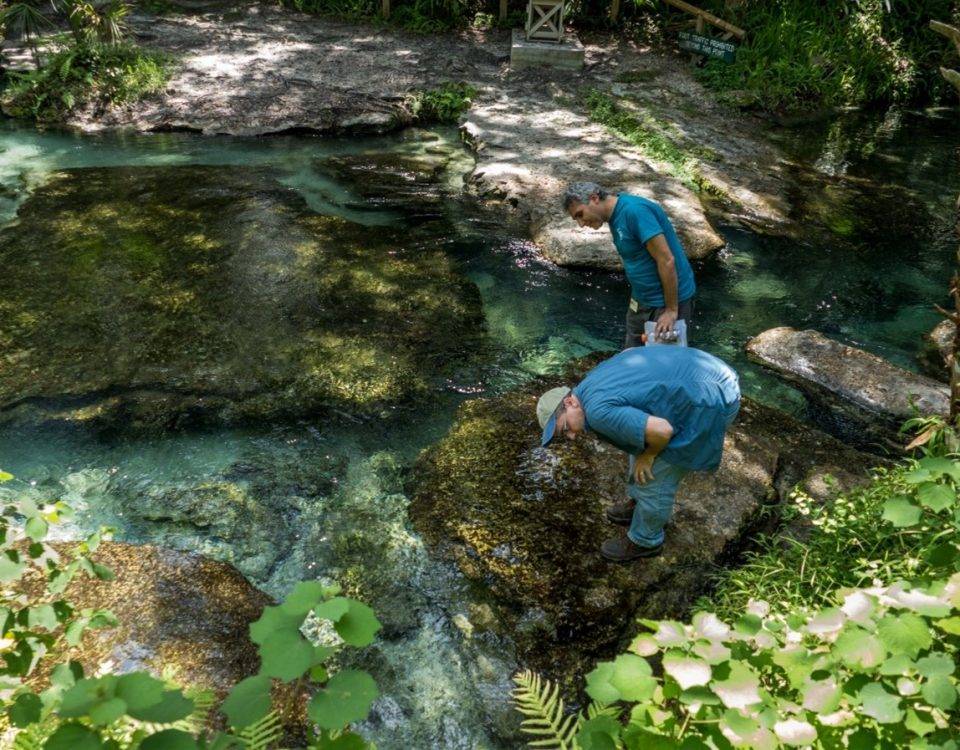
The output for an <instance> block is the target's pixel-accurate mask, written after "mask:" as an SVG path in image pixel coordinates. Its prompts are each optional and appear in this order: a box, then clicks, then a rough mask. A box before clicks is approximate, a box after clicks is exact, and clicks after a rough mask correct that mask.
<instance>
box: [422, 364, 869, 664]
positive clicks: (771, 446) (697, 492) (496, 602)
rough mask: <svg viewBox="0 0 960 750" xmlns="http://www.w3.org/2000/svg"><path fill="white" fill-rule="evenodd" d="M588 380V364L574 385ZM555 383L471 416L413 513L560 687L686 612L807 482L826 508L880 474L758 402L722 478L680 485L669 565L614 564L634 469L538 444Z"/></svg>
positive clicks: (748, 411)
mask: <svg viewBox="0 0 960 750" xmlns="http://www.w3.org/2000/svg"><path fill="white" fill-rule="evenodd" d="M577 371H579V372H581V373H582V372H583V371H584V367H583V365H582V364H581V365H580V366H579V367H578V368H577V369H576V371H572V372H571V377H570V380H572V379H573V378H574V376H575V375H576V372H577ZM568 382H569V381H568ZM555 385H558V382H557V381H556V379H552V380H541V381H537V382H534V383H532V384H531V385H529V386H526V387H523V388H521V389H519V390H515V391H512V392H510V393H507V394H506V395H503V396H501V397H498V398H495V399H477V400H474V401H470V402H467V403H466V404H464V405H463V406H462V407H461V410H460V412H459V414H458V417H457V420H456V422H455V424H454V425H453V427H452V428H451V430H450V432H449V433H448V434H447V436H446V437H445V438H444V439H443V440H441V441H440V442H439V443H438V444H436V445H435V446H433V447H431V448H429V449H428V450H426V451H425V452H424V453H423V454H422V455H421V456H420V458H419V460H418V462H417V464H416V467H415V468H414V471H413V474H412V479H411V484H412V487H411V491H412V497H413V499H412V503H411V509H410V513H411V517H412V519H413V523H414V525H415V527H416V528H417V529H418V530H419V531H420V532H421V533H422V534H423V535H424V536H425V538H426V539H427V540H428V542H429V543H430V544H431V545H432V546H433V547H434V548H435V549H436V550H438V552H439V553H440V554H441V555H444V556H446V557H448V558H449V559H451V560H452V561H454V562H455V563H456V565H457V566H458V567H459V569H460V570H461V571H462V573H463V574H464V575H465V576H466V577H467V578H468V579H469V580H470V581H471V582H472V583H473V584H474V585H475V586H476V588H477V590H478V591H479V592H480V596H481V597H486V598H487V599H488V601H489V604H490V606H491V607H492V609H493V611H494V612H495V617H491V618H488V619H489V620H491V621H493V622H495V623H496V626H495V627H496V628H497V629H498V630H499V631H500V633H501V634H502V635H505V636H508V637H510V638H512V639H513V640H514V641H515V642H516V645H517V649H518V654H519V657H520V660H521V663H523V664H525V665H529V666H534V667H536V668H538V669H540V670H542V671H545V672H547V673H548V674H550V675H551V676H554V677H557V678H560V679H568V678H572V677H573V676H574V675H576V674H578V673H579V672H581V671H582V669H583V668H584V667H585V666H586V664H587V663H588V662H589V659H590V657H591V656H593V657H595V656H596V655H598V654H600V653H603V652H604V651H605V650H607V649H610V648H612V647H614V646H615V645H616V644H617V642H618V640H619V639H620V638H621V637H622V636H624V635H625V634H626V633H627V632H628V631H629V630H630V628H631V626H632V623H633V622H634V618H635V617H636V616H637V615H640V616H647V617H668V616H677V615H679V614H681V613H683V612H684V610H685V609H686V607H688V606H689V604H690V602H691V601H692V600H693V598H694V597H695V596H696V595H698V594H699V593H701V592H702V591H703V588H704V585H705V582H706V580H707V578H708V574H709V571H710V570H711V569H712V568H713V566H715V565H716V564H717V563H718V562H722V561H723V559H724V558H725V556H726V555H728V554H729V553H730V552H731V551H732V550H734V549H736V548H737V547H738V546H739V545H742V544H744V539H745V537H746V536H747V535H748V533H749V532H750V530H751V528H753V527H754V526H755V524H757V522H758V519H759V518H760V516H761V511H762V510H763V509H764V508H765V507H767V506H770V505H771V504H774V505H775V504H777V503H781V502H786V501H787V498H788V496H789V493H790V492H791V490H792V489H793V488H794V487H795V486H796V485H797V484H798V483H799V484H802V485H803V486H804V487H805V488H806V489H807V491H808V492H810V493H811V494H812V495H814V496H815V497H818V498H824V497H826V496H827V495H828V494H829V492H830V489H831V488H833V487H836V486H837V485H838V484H839V485H840V486H847V485H851V484H853V483H856V482H860V481H864V480H865V479H866V477H867V475H868V470H869V468H870V467H871V466H872V465H873V464H874V463H875V462H876V459H875V458H873V457H872V456H868V455H866V454H863V453H860V452H858V451H855V450H853V449H850V448H847V447H845V446H844V445H842V444H841V443H839V442H838V441H836V440H834V439H832V438H830V437H829V436H827V435H825V434H823V433H821V432H818V431H817V430H814V429H811V428H809V427H806V426H804V425H803V424H801V423H799V422H797V421H795V420H793V419H792V418H790V417H788V416H786V415H784V414H782V413H780V412H778V411H776V410H773V409H770V408H767V407H763V406H761V405H760V404H757V403H753V402H749V401H747V402H745V403H744V405H743V409H742V412H741V415H740V417H739V419H738V421H737V423H736V424H735V425H734V426H733V428H732V429H731V430H730V432H729V434H728V436H727V439H726V444H725V450H724V460H723V464H722V466H721V468H720V469H719V470H718V471H717V472H716V473H714V474H694V475H691V476H690V477H689V478H688V479H687V480H685V482H684V483H683V485H682V487H681V490H680V494H679V498H678V504H677V509H676V514H675V517H674V520H673V522H672V523H671V524H670V526H669V527H668V529H667V543H666V548H665V553H664V555H663V556H662V557H660V558H658V559H655V560H649V561H642V562H638V563H634V564H631V565H626V566H619V565H614V564H610V563H607V562H605V561H604V560H603V559H602V558H601V557H600V556H599V554H598V548H599V545H600V543H601V542H602V541H603V539H604V538H606V537H608V536H610V535H611V534H613V533H617V532H618V531H619V529H618V527H614V526H611V525H610V524H609V523H607V522H606V521H605V519H604V515H603V514H604V507H605V506H606V505H608V504H610V503H614V502H619V501H621V500H622V499H623V497H624V474H625V470H626V460H625V458H624V455H623V454H622V453H620V452H619V451H616V450H614V449H612V448H609V447H607V446H605V445H603V444H601V443H599V442H597V441H595V440H592V439H584V440H579V441H577V442H575V443H565V444H562V445H560V446H557V448H556V449H551V450H544V449H541V448H540V447H539V446H538V435H539V430H538V429H537V425H536V420H535V418H534V413H535V411H534V406H535V403H536V399H537V396H538V395H539V393H541V392H542V391H543V390H544V389H545V388H548V387H551V386H555ZM831 478H832V479H831Z"/></svg>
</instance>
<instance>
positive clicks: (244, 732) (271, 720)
mask: <svg viewBox="0 0 960 750" xmlns="http://www.w3.org/2000/svg"><path fill="white" fill-rule="evenodd" d="M282 736H283V727H282V726H281V724H280V717H279V716H278V715H277V712H276V711H271V712H270V713H268V714H267V715H266V716H264V717H263V718H262V719H260V721H257V722H254V723H253V724H251V725H250V726H248V727H245V728H244V729H241V730H240V731H239V732H237V737H238V738H239V739H240V741H241V742H242V743H243V746H244V748H246V750H268V748H269V747H270V746H271V745H274V744H276V743H278V742H280V738H281V737H282Z"/></svg>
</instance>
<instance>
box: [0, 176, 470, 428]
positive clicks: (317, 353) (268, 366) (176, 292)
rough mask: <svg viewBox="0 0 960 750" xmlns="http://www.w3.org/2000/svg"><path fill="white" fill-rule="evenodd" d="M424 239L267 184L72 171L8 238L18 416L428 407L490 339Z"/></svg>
mask: <svg viewBox="0 0 960 750" xmlns="http://www.w3.org/2000/svg"><path fill="white" fill-rule="evenodd" d="M416 239H417V238H416V237H413V236H411V234H410V231H409V230H404V229H399V228H398V229H384V228H378V229H376V230H372V229H370V228H368V227H362V226H359V225H356V224H353V223H350V222H348V221H346V220H344V219H340V218H336V217H329V216H318V215H315V214H312V213H310V212H309V210H308V209H307V207H306V205H305V204H304V202H303V200H302V199H301V198H300V197H299V196H298V195H297V194H296V193H294V192H293V191H292V190H290V189H287V188H285V187H283V186H281V185H279V184H278V183H277V182H276V181H275V180H274V179H273V177H272V176H271V174H270V173H269V172H267V171H263V170H256V169H248V168H243V167H204V166H191V167H150V168H117V169H99V168H98V169H83V170H71V171H65V172H60V173H57V174H55V175H53V176H52V177H51V179H50V181H49V182H48V183H47V184H46V185H44V186H43V187H41V188H39V189H38V190H37V191H36V192H35V193H34V194H33V196H32V197H31V198H30V199H29V200H27V201H26V202H25V203H24V205H23V206H22V207H21V209H20V212H19V215H18V221H17V222H16V223H15V224H14V225H13V226H10V227H8V228H6V229H4V230H3V232H2V233H0V248H2V249H0V260H2V263H3V265H4V268H5V269H6V270H5V273H4V274H3V275H2V277H0V331H2V334H0V344H2V346H3V350H4V359H5V361H4V366H3V367H2V368H0V410H2V411H3V413H4V415H5V416H6V418H7V419H11V418H22V419H26V420H30V421H37V420H44V419H47V420H49V419H58V420H66V421H84V422H92V423H94V424H97V425H100V426H105V427H122V428H128V429H129V428H139V429H157V428H169V427H178V426H184V425H192V424H197V423H205V422H206V423H242V422H251V421H259V420H264V419H284V418H294V417H299V416H302V415H308V414H318V413H319V414H327V415H330V414H336V413H344V412H346V413H349V414H359V415H380V414H383V413H384V412H385V411H387V410H390V409H392V408H393V407H396V406H398V405H402V404H408V403H411V402H413V401H415V400H416V399H418V398H421V397H423V396H425V395H427V394H428V393H430V392H431V391H432V390H433V387H434V385H435V382H436V381H437V380H438V379H439V378H442V377H443V375H444V374H445V373H446V372H447V371H448V368H449V367H451V366H452V365H454V364H456V363H457V362H458V361H460V362H462V361H463V359H464V357H465V356H468V355H469V354H470V353H471V352H473V351H474V350H475V349H476V348H477V346H478V342H479V341H480V340H481V339H480V336H481V329H482V310H481V302H480V296H479V293H478V291H477V290H476V288H475V287H474V286H473V285H472V284H471V283H469V282H468V281H467V280H466V279H464V278H462V277H461V276H459V275H458V274H457V273H456V272H455V270H454V268H453V267H452V265H451V263H450V261H449V260H448V259H447V258H446V256H444V255H443V253H442V252H441V251H439V250H433V249H430V247H429V243H426V242H417V241H416Z"/></svg>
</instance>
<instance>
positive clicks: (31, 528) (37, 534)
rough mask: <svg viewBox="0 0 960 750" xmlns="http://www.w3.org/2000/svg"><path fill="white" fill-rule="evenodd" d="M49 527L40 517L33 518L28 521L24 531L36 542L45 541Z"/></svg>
mask: <svg viewBox="0 0 960 750" xmlns="http://www.w3.org/2000/svg"><path fill="white" fill-rule="evenodd" d="M48 529H49V526H48V525H47V522H46V521H44V520H43V519H42V518H41V517H40V516H32V517H30V518H28V519H27V524H26V526H25V527H24V530H25V531H26V532H27V536H28V537H30V538H31V539H32V540H33V541H35V542H40V541H43V539H44V537H45V536H46V535H47V530H48Z"/></svg>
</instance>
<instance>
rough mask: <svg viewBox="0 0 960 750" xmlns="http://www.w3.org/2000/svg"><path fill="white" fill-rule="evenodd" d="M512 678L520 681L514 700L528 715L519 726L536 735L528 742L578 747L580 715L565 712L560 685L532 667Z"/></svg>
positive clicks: (559, 748)
mask: <svg viewBox="0 0 960 750" xmlns="http://www.w3.org/2000/svg"><path fill="white" fill-rule="evenodd" d="M513 681H514V683H516V685H517V687H516V688H514V690H513V701H514V703H515V704H516V707H517V710H518V711H519V712H520V713H521V714H523V715H524V716H526V717H527V718H526V719H524V720H523V722H522V723H521V724H520V729H521V731H523V732H524V734H529V735H531V736H533V737H536V738H537V739H535V740H531V741H530V742H529V743H528V746H529V747H538V748H550V749H551V750H579V747H580V746H579V744H578V743H577V741H576V739H575V737H576V734H577V731H578V730H579V729H580V721H581V719H580V716H578V715H576V714H568V715H564V705H563V698H561V697H560V688H559V687H557V686H556V685H554V684H552V683H551V682H550V680H544V679H542V678H541V677H540V675H538V674H536V673H534V672H531V671H530V670H529V669H525V670H524V671H523V672H520V673H519V674H516V675H514V676H513Z"/></svg>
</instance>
